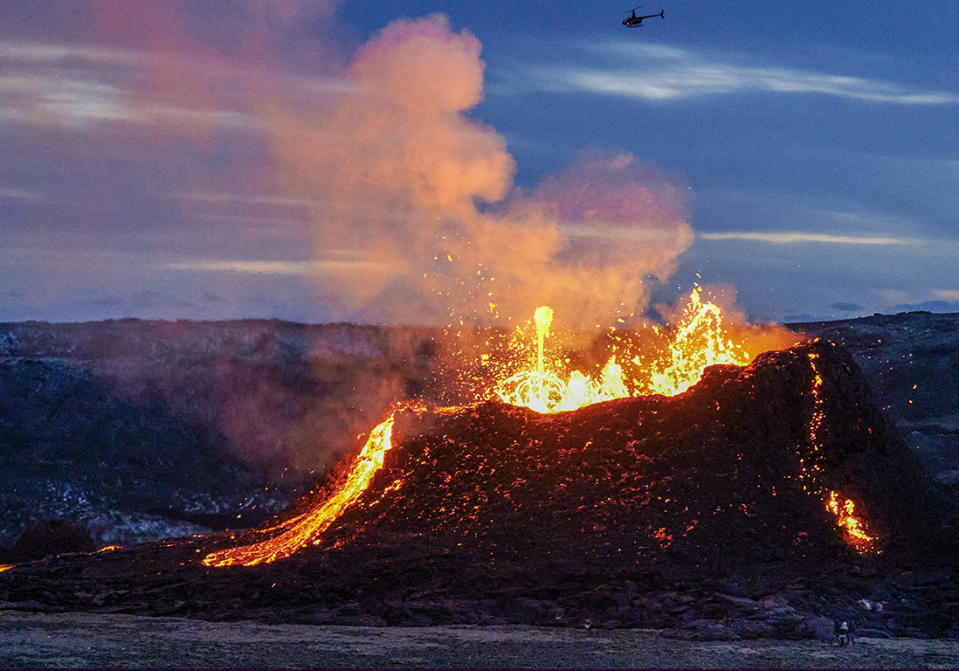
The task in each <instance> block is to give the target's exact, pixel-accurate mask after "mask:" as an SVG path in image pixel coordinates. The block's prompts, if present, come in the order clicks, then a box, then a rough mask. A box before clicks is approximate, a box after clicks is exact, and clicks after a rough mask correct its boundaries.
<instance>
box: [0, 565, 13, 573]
mask: <svg viewBox="0 0 959 671" xmlns="http://www.w3.org/2000/svg"><path fill="white" fill-rule="evenodd" d="M15 566H16V564H0V573H3V572H4V571H9V570H10V569H12V568H14V567H15Z"/></svg>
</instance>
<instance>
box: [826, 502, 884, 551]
mask: <svg viewBox="0 0 959 671" xmlns="http://www.w3.org/2000/svg"><path fill="white" fill-rule="evenodd" d="M826 510H828V511H829V512H831V513H832V514H833V515H835V517H836V524H837V525H838V526H839V528H841V529H842V532H843V535H844V536H845V537H846V542H847V543H849V544H850V545H852V546H853V547H854V548H856V550H858V551H859V552H860V553H862V554H866V553H869V552H872V551H874V550H875V542H876V539H875V538H874V537H872V536H870V535H869V534H867V533H866V531H865V529H864V528H863V526H864V525H863V522H862V521H861V520H860V519H859V518H858V517H856V516H855V514H854V513H855V512H856V504H854V503H853V502H852V500H851V499H846V500H845V501H843V503H842V505H840V504H839V495H838V494H836V492H833V491H830V492H829V500H828V501H826Z"/></svg>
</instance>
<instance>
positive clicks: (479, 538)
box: [327, 343, 952, 571]
mask: <svg viewBox="0 0 959 671" xmlns="http://www.w3.org/2000/svg"><path fill="white" fill-rule="evenodd" d="M813 362H815V368H814V367H813ZM817 370H818V371H819V372H820V374H821V380H822V381H821V387H819V391H818V394H819V399H820V400H819V401H817V400H816V396H815V395H814V394H813V391H812V390H813V387H814V378H815V377H816V371H817ZM814 418H818V419H814ZM814 421H815V422H816V424H815V427H814V429H815V431H814V433H815V435H812V434H811V431H813V427H812V424H813V422H814ZM393 442H394V447H393V449H391V450H390V451H389V452H388V453H387V454H386V458H385V462H384V467H383V468H382V469H381V470H380V471H379V472H378V473H377V474H376V475H375V477H374V478H373V480H372V483H371V485H370V487H369V488H368V489H367V490H366V492H365V493H364V494H363V495H362V496H361V498H360V499H359V500H358V501H357V503H356V504H355V505H354V506H353V507H352V508H350V509H348V510H347V511H346V512H345V514H344V515H343V516H342V517H341V518H340V519H339V520H338V521H337V522H336V523H334V525H333V526H332V527H331V528H330V529H329V531H328V532H327V534H328V541H327V542H329V543H335V544H337V545H339V546H344V545H350V544H359V545H363V546H371V547H373V546H379V545H383V544H387V545H389V544H392V543H395V542H400V540H401V539H414V538H415V539H419V540H423V541H427V542H429V543H430V544H432V545H436V546H439V547H442V548H445V549H446V550H447V551H449V552H461V551H465V552H471V553H475V556H477V557H480V556H481V557H484V558H486V559H488V560H489V561H496V560H503V559H509V560H523V561H535V558H536V557H540V556H544V555H545V556H550V557H553V558H557V559H568V560H571V561H575V562H578V563H584V562H585V563H587V564H590V563H600V562H609V563H613V564H615V565H621V566H635V565H650V564H654V563H655V562H657V561H661V560H662V561H669V562H671V563H672V562H677V561H679V562H683V563H685V564H688V565H692V566H696V567H705V568H707V569H710V570H713V571H721V570H722V568H723V567H724V566H726V565H728V564H735V563H742V562H743V561H756V560H760V559H769V560H775V559H781V558H784V557H786V556H789V555H794V554H797V553H798V554H800V555H807V554H808V555H810V556H816V555H821V554H823V553H825V554H826V555H832V554H835V553H837V552H841V551H842V549H843V547H844V546H843V544H842V542H841V540H840V539H841V534H840V533H839V532H838V530H837V528H836V523H835V518H834V517H833V516H832V515H830V514H829V513H828V512H827V511H826V509H825V505H824V501H825V498H826V496H827V493H828V492H829V491H830V490H833V491H837V492H840V494H841V496H842V497H843V498H846V497H848V498H850V499H852V500H853V501H855V503H856V509H857V511H858V512H859V513H860V514H861V515H862V517H863V518H864V519H865V520H866V524H867V525H868V528H869V531H870V533H872V534H874V535H875V536H877V537H878V538H879V539H880V544H881V545H882V546H883V547H884V548H885V551H886V552H916V551H921V549H922V548H925V547H927V545H928V544H929V543H935V542H938V541H939V540H940V538H941V535H942V525H943V523H944V522H945V520H946V519H947V517H948V515H950V514H951V512H952V504H951V502H950V501H949V500H948V499H947V498H946V497H945V496H943V495H942V494H941V492H939V491H938V490H937V489H936V488H935V486H934V485H933V483H932V482H931V480H930V478H929V477H928V476H927V475H926V474H925V473H924V472H923V471H922V469H921V468H920V467H919V464H918V462H917V461H916V459H915V458H914V457H913V456H912V455H911V454H910V453H909V450H908V449H907V448H906V447H905V446H904V445H903V444H902V442H901V441H900V440H899V439H898V436H897V435H896V433H895V431H893V430H891V429H890V427H889V426H888V425H887V424H886V423H885V421H884V420H883V418H882V416H881V414H880V413H879V412H878V410H877V409H876V408H875V407H874V406H873V405H872V403H871V402H870V399H869V397H868V394H867V390H866V387H865V385H864V384H863V382H862V379H861V377H860V376H859V374H858V370H857V368H856V366H855V364H854V363H853V362H852V360H851V359H850V357H849V356H848V354H846V353H845V352H843V351H842V350H841V349H840V348H837V347H835V346H833V345H831V344H828V343H817V344H807V345H802V346H798V347H795V348H792V349H790V350H786V351H782V352H769V353H766V354H764V355H761V356H760V357H758V358H757V359H756V361H755V362H754V363H753V364H752V365H750V366H749V367H747V368H737V367H731V366H728V367H715V368H712V369H709V370H708V371H707V373H706V375H705V376H704V378H703V380H702V381H701V382H700V383H699V384H698V385H696V386H695V387H693V388H692V389H691V390H690V391H688V392H686V393H685V394H682V395H679V396H676V397H670V398H667V397H662V396H652V397H641V398H632V399H621V400H617V401H610V402H607V403H602V404H597V405H593V406H590V407H587V408H584V409H581V410H579V411H576V412H571V413H562V414H556V415H540V414H538V413H535V412H533V411H530V410H526V409H522V408H516V407H513V406H506V405H503V404H499V403H492V402H488V403H484V404H481V405H479V406H475V407H471V408H467V409H465V410H463V411H460V412H457V413H454V414H452V415H445V414H437V415H434V414H431V413H421V412H414V411H407V412H403V413H398V415H397V420H396V426H395V430H394V440H393Z"/></svg>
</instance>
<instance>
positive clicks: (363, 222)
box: [261, 15, 692, 325]
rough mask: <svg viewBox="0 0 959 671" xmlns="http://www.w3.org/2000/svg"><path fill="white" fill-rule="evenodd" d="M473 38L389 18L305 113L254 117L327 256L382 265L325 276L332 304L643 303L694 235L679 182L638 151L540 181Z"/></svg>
mask: <svg viewBox="0 0 959 671" xmlns="http://www.w3.org/2000/svg"><path fill="white" fill-rule="evenodd" d="M483 70H484V64H483V61H482V60H481V58H480V44H479V42H478V41H477V40H476V38H475V37H474V36H473V35H471V34H470V33H469V32H467V31H465V30H464V31H460V32H456V31H453V30H452V29H451V28H450V26H449V22H448V19H447V18H446V17H445V16H442V15H433V16H429V17H426V18H423V19H419V20H409V19H404V20H400V21H397V22H394V23H392V24H390V25H389V26H387V27H386V28H385V29H384V30H382V31H381V32H380V33H378V34H377V35H375V36H374V37H373V38H372V39H371V40H370V41H369V42H368V43H367V44H365V45H364V46H363V47H362V48H361V49H359V50H358V52H357V54H356V57H355V58H354V60H353V61H352V63H351V64H350V65H349V67H348V68H347V70H346V72H347V74H348V75H349V77H350V84H351V87H350V89H349V92H344V93H342V94H341V95H340V96H339V97H338V98H336V99H333V100H330V99H327V100H326V101H324V102H325V104H322V105H315V106H313V108H312V109H311V113H310V114H304V113H302V111H301V110H299V109H294V108H291V107H289V106H286V107H283V106H281V105H280V104H279V102H278V101H274V104H272V105H270V106H269V107H268V108H265V109H264V111H263V115H262V117H261V118H263V119H265V120H266V121H265V123H264V126H265V127H266V128H268V129H269V131H270V132H271V133H273V139H274V142H273V146H274V148H275V151H276V156H277V159H278V163H279V167H280V170H281V171H282V172H283V174H284V175H285V176H286V180H285V182H284V183H285V184H286V185H287V186H288V187H289V188H290V190H291V195H292V196H295V197H300V198H307V197H310V198H316V199H318V200H319V201H320V202H322V203H323V204H324V205H323V206H322V207H320V208H318V210H317V212H316V240H317V249H318V256H319V258H320V259H323V258H329V257H331V256H335V255H343V254H348V255H350V256H351V257H354V258H357V259H360V258H364V259H365V261H366V263H370V262H373V263H376V264H378V265H379V267H380V268H381V270H382V271H383V272H379V273H375V274H373V273H368V272H361V271H360V266H357V272H356V273H355V274H353V275H352V276H351V275H350V274H348V273H342V272H340V273H337V274H335V275H334V274H331V273H319V274H318V276H317V282H318V286H320V287H321V291H324V292H325V293H326V296H327V299H328V300H335V301H338V302H339V303H340V304H342V305H344V306H345V307H346V308H347V309H348V310H354V311H356V312H357V313H359V314H364V311H366V310H374V311H375V312H377V313H379V314H384V313H385V314H387V315H389V316H390V317H391V318H393V319H398V320H403V321H414V320H429V321H436V320H446V319H449V317H450V316H453V318H454V319H456V320H459V319H468V320H479V321H484V320H495V321H518V320H524V319H526V318H527V317H528V315H529V314H530V313H531V312H532V309H533V308H535V307H536V306H537V305H539V304H541V303H544V302H548V303H551V304H553V305H554V307H555V308H556V309H557V310H558V312H559V313H564V312H565V319H567V320H568V322H567V323H570V324H571V325H576V324H579V325H582V324H590V325H592V324H593V323H595V322H596V321H597V320H607V319H608V318H609V317H611V316H612V315H613V314H617V313H623V312H626V313H628V312H630V311H632V310H633V309H635V307H636V306H637V303H638V304H641V305H642V304H645V300H646V285H645V284H646V279H647V276H648V275H657V276H659V277H661V278H662V277H666V276H667V275H669V274H670V273H671V272H672V270H673V269H674V267H675V264H676V259H677V257H678V256H679V254H681V253H682V252H683V251H684V250H685V249H686V248H687V247H688V246H689V244H690V243H691V242H692V233H691V230H690V228H689V224H688V223H687V222H686V216H687V213H686V206H685V203H684V201H683V199H682V198H681V192H680V191H679V190H678V189H677V188H676V187H675V186H673V184H672V183H671V182H670V180H668V179H667V178H665V177H664V176H663V175H662V174H660V173H659V172H658V171H656V170H655V169H653V168H650V167H648V166H644V165H643V164H642V163H640V162H639V161H637V160H636V159H634V158H633V157H632V156H629V155H604V154H601V153H598V152H594V153H592V154H587V155H585V156H584V157H583V158H582V160H580V161H578V162H577V163H575V164H574V165H572V166H570V167H569V168H568V169H567V170H566V171H565V172H564V173H563V174H561V175H558V176H555V177H550V178H546V179H544V180H543V182H542V183H541V184H540V186H539V187H538V188H537V189H536V190H534V191H533V192H531V193H523V192H519V191H514V190H513V188H512V177H513V172H514V161H513V158H512V156H511V155H510V154H509V152H508V151H507V148H506V142H505V140H504V138H503V137H502V136H500V135H499V134H498V133H496V131H495V130H494V129H492V128H490V127H488V126H486V125H484V124H482V123H480V122H478V121H476V120H474V119H471V118H470V117H469V111H470V110H471V109H472V108H473V107H474V106H475V105H476V104H478V103H479V102H480V101H481V100H482V96H483Z"/></svg>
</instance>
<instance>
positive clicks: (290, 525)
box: [203, 413, 394, 566]
mask: <svg viewBox="0 0 959 671" xmlns="http://www.w3.org/2000/svg"><path fill="white" fill-rule="evenodd" d="M393 417H394V415H393V414H392V413H391V414H390V416H389V417H387V418H386V419H385V420H383V421H382V422H380V423H379V424H377V425H376V427H375V428H374V429H373V430H372V431H371V432H370V437H369V438H368V439H367V441H366V445H364V446H363V449H362V450H361V451H360V453H359V455H357V457H356V459H354V460H353V463H352V465H351V468H350V472H349V474H348V475H347V477H346V481H345V482H344V483H343V485H342V486H341V487H340V488H339V489H338V490H337V491H336V492H335V493H334V494H333V495H332V496H331V497H330V498H328V499H327V500H326V501H325V502H324V503H323V505H321V506H317V507H316V508H314V509H313V510H311V511H310V512H308V513H306V514H305V515H301V516H299V517H295V518H293V519H291V520H288V521H287V523H286V524H284V525H280V528H284V527H286V531H284V532H283V533H281V534H279V535H278V536H275V537H273V538H270V539H268V540H265V541H263V542H260V543H253V544H252V545H243V546H240V547H236V548H229V549H226V550H219V551H217V552H211V553H210V554H208V555H207V556H206V557H204V558H203V564H204V565H206V566H234V565H236V564H241V565H243V566H255V565H257V564H263V563H269V562H273V561H276V560H277V559H283V558H284V557H289V556H290V555H291V554H293V553H294V552H296V551H297V550H299V549H300V548H302V547H303V546H304V545H306V544H307V543H310V542H313V543H316V542H317V541H318V539H319V537H320V535H321V534H322V533H323V532H324V531H326V529H327V528H329V526H330V525H331V524H332V523H333V522H334V521H336V519H337V518H338V517H339V516H340V515H341V514H342V513H343V511H344V510H346V509H347V508H348V507H349V506H350V505H351V504H352V503H353V502H354V501H356V499H357V498H359V496H360V494H362V493H363V492H364V491H365V490H366V488H367V487H368V486H369V484H370V480H371V479H372V478H373V474H374V473H376V471H378V470H379V469H380V468H381V467H382V466H383V457H384V455H385V454H386V452H387V451H388V450H389V449H390V447H392V445H391V443H390V439H391V437H392V434H393Z"/></svg>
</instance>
